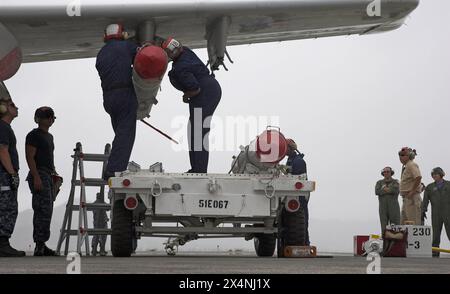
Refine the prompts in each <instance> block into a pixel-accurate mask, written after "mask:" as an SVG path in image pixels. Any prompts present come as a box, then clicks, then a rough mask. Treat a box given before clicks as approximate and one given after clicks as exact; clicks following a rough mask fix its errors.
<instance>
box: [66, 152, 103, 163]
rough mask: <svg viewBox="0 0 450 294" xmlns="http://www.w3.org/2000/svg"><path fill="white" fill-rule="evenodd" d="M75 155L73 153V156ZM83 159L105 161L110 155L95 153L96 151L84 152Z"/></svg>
mask: <svg viewBox="0 0 450 294" xmlns="http://www.w3.org/2000/svg"><path fill="white" fill-rule="evenodd" d="M73 157H74V155H72V158H73ZM82 158H83V160H84V161H99V162H103V161H106V160H108V158H109V155H106V154H94V153H83V157H82Z"/></svg>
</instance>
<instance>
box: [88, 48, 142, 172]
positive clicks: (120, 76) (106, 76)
mask: <svg viewBox="0 0 450 294" xmlns="http://www.w3.org/2000/svg"><path fill="white" fill-rule="evenodd" d="M137 48H138V47H137V45H136V44H134V43H133V42H131V41H123V40H109V41H107V42H106V44H105V45H104V46H103V48H102V49H101V50H100V52H99V53H98V55H97V62H96V65H95V67H96V68H97V71H98V74H99V76H100V79H101V81H102V89H103V107H104V108H105V110H106V112H107V113H108V114H109V115H110V117H111V124H112V127H113V130H114V134H115V137H114V141H113V143H112V149H111V154H110V156H109V160H108V165H107V167H106V170H107V172H118V171H124V170H126V169H127V165H128V161H129V160H130V155H131V151H132V149H133V145H134V139H135V136H136V119H137V114H136V112H137V107H138V102H137V98H136V93H135V92H134V87H133V81H132V64H133V62H134V57H135V56H136V52H137Z"/></svg>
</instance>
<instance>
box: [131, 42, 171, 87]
mask: <svg viewBox="0 0 450 294" xmlns="http://www.w3.org/2000/svg"><path fill="white" fill-rule="evenodd" d="M167 63H168V60H167V54H166V52H164V50H163V49H162V48H160V47H157V46H146V47H144V48H142V49H141V50H139V51H138V53H137V54H136V58H135V59H134V70H135V71H136V73H137V74H138V75H139V76H140V77H141V78H142V79H144V80H147V79H159V78H161V77H162V76H163V75H164V73H165V72H166V69H167Z"/></svg>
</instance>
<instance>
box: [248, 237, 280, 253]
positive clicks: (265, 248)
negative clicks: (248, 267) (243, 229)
mask: <svg viewBox="0 0 450 294" xmlns="http://www.w3.org/2000/svg"><path fill="white" fill-rule="evenodd" d="M253 242H254V245H255V251H256V255H258V256H259V257H270V256H272V255H273V253H274V252H275V247H276V245H277V243H276V242H277V239H276V237H275V236H274V235H271V234H257V235H255V238H254V239H253Z"/></svg>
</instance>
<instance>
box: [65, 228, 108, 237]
mask: <svg viewBox="0 0 450 294" xmlns="http://www.w3.org/2000/svg"><path fill="white" fill-rule="evenodd" d="M64 233H65V234H66V235H69V236H76V235H78V230H65V231H64ZM87 233H88V235H91V236H92V235H111V229H87Z"/></svg>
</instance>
